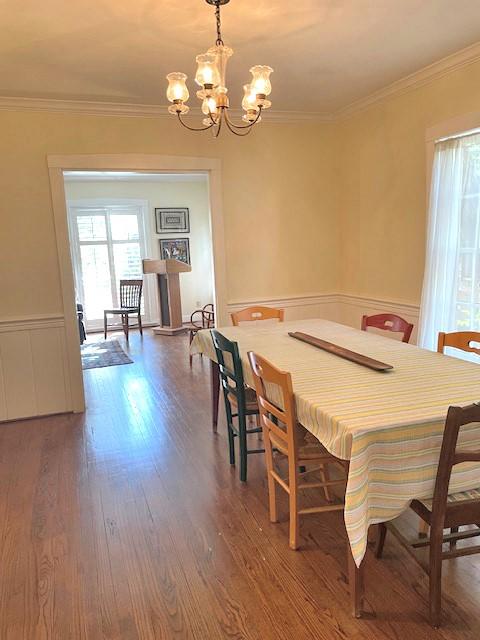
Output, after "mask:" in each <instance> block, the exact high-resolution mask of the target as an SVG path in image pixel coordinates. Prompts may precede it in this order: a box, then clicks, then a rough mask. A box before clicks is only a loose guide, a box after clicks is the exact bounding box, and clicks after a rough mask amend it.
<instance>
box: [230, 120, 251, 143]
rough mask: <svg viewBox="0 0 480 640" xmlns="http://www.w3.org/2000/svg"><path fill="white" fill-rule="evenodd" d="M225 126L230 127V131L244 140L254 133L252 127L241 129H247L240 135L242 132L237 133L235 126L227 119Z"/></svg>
mask: <svg viewBox="0 0 480 640" xmlns="http://www.w3.org/2000/svg"><path fill="white" fill-rule="evenodd" d="M225 124H226V125H227V127H228V130H229V131H230V132H231V133H233V134H235V135H236V136H240V137H241V138H244V137H245V136H248V134H249V133H250V131H252V127H241V128H242V129H246V131H244V132H243V133H240V131H236V130H235V129H234V128H233V126H232V123H231V122H230V120H229V119H228V118H227V117H225Z"/></svg>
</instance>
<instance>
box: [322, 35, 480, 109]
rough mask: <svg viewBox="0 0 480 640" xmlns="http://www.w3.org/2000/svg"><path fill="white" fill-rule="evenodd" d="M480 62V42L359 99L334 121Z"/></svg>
mask: <svg viewBox="0 0 480 640" xmlns="http://www.w3.org/2000/svg"><path fill="white" fill-rule="evenodd" d="M478 60H480V42H477V43H475V44H473V45H471V46H470V47H466V48H465V49H461V50H460V51H456V52H455V53H452V54H451V55H449V56H447V57H446V58H442V59H441V60H438V61H437V62H433V63H432V64H429V65H428V66H426V67H423V69H420V70H419V71H415V72H414V73H411V74H410V75H408V76H405V77H404V78H401V79H400V80H396V81H395V82H392V84H389V85H388V86H386V87H383V89H379V90H378V91H374V92H373V93H371V94H370V95H368V96H366V97H365V98H360V99H359V100H355V101H354V102H352V103H350V104H349V105H347V106H346V107H343V108H341V109H338V110H337V111H336V112H335V113H334V119H335V120H344V119H347V118H349V117H350V116H352V115H355V114H356V113H359V112H361V111H365V109H368V107H370V106H372V105H374V104H375V103H376V102H381V101H383V100H385V99H387V98H390V97H392V96H394V95H395V96H398V95H402V94H404V93H407V92H408V91H411V90H413V89H417V88H418V87H421V86H423V85H425V84H429V83H430V82H433V81H434V80H437V79H439V78H442V77H443V76H445V75H447V74H449V73H452V72H453V71H457V70H458V69H461V68H462V67H465V66H467V65H470V64H473V63H475V62H477V61H478Z"/></svg>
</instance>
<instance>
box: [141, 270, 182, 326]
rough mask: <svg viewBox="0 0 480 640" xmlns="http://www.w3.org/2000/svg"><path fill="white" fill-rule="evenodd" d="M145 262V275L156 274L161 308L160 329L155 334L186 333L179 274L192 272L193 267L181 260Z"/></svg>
mask: <svg viewBox="0 0 480 640" xmlns="http://www.w3.org/2000/svg"><path fill="white" fill-rule="evenodd" d="M142 262H143V273H156V274H157V284H158V299H159V307H160V327H155V328H154V329H153V333H156V334H160V335H165V336H174V335H176V334H177V333H181V332H182V331H185V327H184V326H183V323H182V303H181V300H180V278H179V273H184V272H185V271H191V270H192V267H191V266H190V265H188V264H185V263H184V262H181V261H180V260H149V259H145V260H143V261H142Z"/></svg>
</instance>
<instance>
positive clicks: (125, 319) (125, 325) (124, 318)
mask: <svg viewBox="0 0 480 640" xmlns="http://www.w3.org/2000/svg"><path fill="white" fill-rule="evenodd" d="M122 324H123V333H124V334H125V340H126V341H127V342H128V316H127V315H126V314H125V315H124V316H122Z"/></svg>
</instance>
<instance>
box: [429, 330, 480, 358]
mask: <svg viewBox="0 0 480 640" xmlns="http://www.w3.org/2000/svg"><path fill="white" fill-rule="evenodd" d="M472 342H476V343H479V344H480V333H479V332H478V331H453V332H452V333H443V332H442V331H441V332H440V333H439V334H438V344H437V351H438V353H444V351H445V347H454V348H455V349H460V350H461V351H468V352H470V353H475V354H476V355H477V356H480V348H478V347H473V346H471V343H472Z"/></svg>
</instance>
